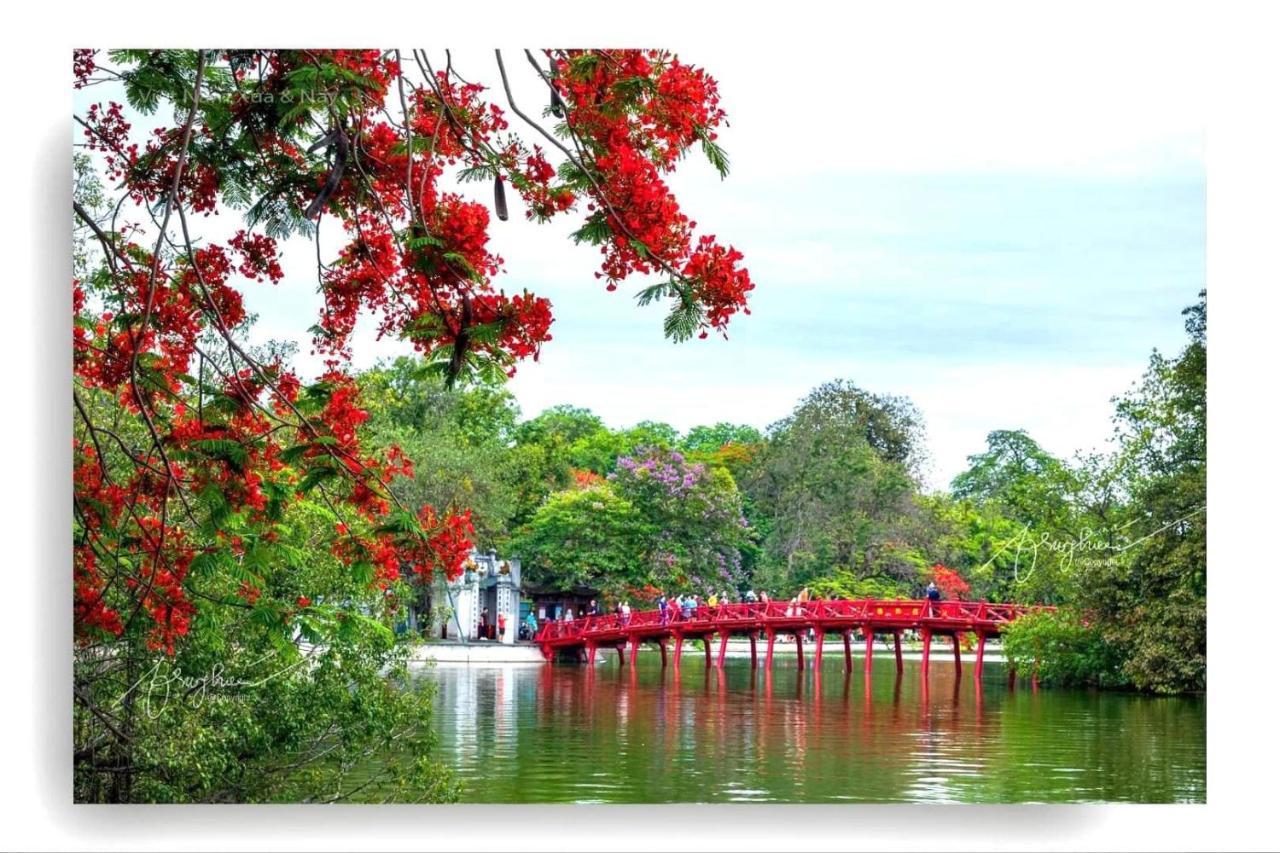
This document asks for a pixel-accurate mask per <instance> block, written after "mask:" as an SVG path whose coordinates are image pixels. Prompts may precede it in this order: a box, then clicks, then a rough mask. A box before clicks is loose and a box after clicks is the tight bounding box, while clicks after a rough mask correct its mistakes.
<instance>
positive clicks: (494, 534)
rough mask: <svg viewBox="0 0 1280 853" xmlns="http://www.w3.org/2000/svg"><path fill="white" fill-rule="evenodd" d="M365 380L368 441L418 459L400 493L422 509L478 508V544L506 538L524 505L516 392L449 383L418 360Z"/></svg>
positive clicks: (385, 367)
mask: <svg viewBox="0 0 1280 853" xmlns="http://www.w3.org/2000/svg"><path fill="white" fill-rule="evenodd" d="M359 381H360V388H361V393H362V395H363V399H364V401H365V405H366V406H367V407H368V413H369V419H368V421H367V422H366V423H365V425H364V427H363V433H364V437H365V439H366V441H367V442H368V444H369V445H370V446H371V447H374V448H380V449H385V448H388V447H391V446H395V447H399V448H400V449H401V450H402V451H403V452H404V453H405V455H406V456H408V457H409V458H410V459H412V460H413V461H414V467H413V476H412V477H397V478H396V479H395V480H394V481H393V482H392V484H391V488H392V491H393V493H394V494H395V495H396V496H397V497H398V498H399V499H400V500H401V501H402V502H404V504H405V505H406V506H408V507H411V508H412V509H413V510H414V511H416V510H417V509H418V508H419V507H421V506H422V505H423V504H430V505H431V506H433V507H436V508H449V507H456V508H470V509H471V513H472V514H471V518H472V523H473V524H474V525H475V530H476V537H477V544H479V545H481V546H493V547H497V546H498V545H501V544H502V543H504V542H505V541H506V539H507V537H508V535H509V531H510V522H511V520H512V518H513V517H514V516H515V514H516V512H517V510H518V509H519V504H518V498H519V493H518V492H517V491H515V490H514V489H512V488H511V485H512V483H511V481H512V479H513V472H512V469H511V467H510V466H509V465H508V462H509V459H508V457H509V445H510V442H511V441H512V439H513V436H514V434H515V431H516V422H517V418H518V417H519V408H518V407H517V406H516V403H515V399H514V397H512V395H511V393H510V392H509V391H507V390H506V389H505V388H502V387H500V386H492V385H484V384H477V385H471V386H468V387H457V388H452V389H450V388H446V387H445V383H444V381H443V380H442V379H441V378H440V377H439V376H438V375H436V374H435V373H433V372H430V371H428V370H426V369H425V367H424V365H423V362H422V361H421V360H420V359H411V358H399V359H396V360H395V361H393V362H390V363H383V364H380V365H378V366H377V367H375V368H373V369H371V370H367V371H365V372H364V373H362V374H360V376H359ZM540 497H541V496H539V499H540Z"/></svg>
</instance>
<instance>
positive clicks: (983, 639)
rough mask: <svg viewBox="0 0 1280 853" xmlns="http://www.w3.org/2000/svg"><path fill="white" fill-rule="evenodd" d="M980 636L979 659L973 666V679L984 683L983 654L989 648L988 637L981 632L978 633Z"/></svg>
mask: <svg viewBox="0 0 1280 853" xmlns="http://www.w3.org/2000/svg"><path fill="white" fill-rule="evenodd" d="M977 636H978V657H977V660H975V661H974V664H973V678H974V680H975V681H982V654H983V652H984V651H986V648H987V635H986V634H984V633H982V632H981V631H978V632H977Z"/></svg>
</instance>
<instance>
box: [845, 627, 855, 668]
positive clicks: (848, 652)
mask: <svg viewBox="0 0 1280 853" xmlns="http://www.w3.org/2000/svg"><path fill="white" fill-rule="evenodd" d="M843 636H844V671H845V672H853V638H852V637H850V636H849V630H848V629H847V628H846V629H845V631H844V634H843Z"/></svg>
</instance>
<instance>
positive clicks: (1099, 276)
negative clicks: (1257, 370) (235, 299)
mask: <svg viewBox="0 0 1280 853" xmlns="http://www.w3.org/2000/svg"><path fill="white" fill-rule="evenodd" d="M1064 26H1066V27H1067V30H1066V31H1064V32H1062V33H1060V34H1058V35H1059V36H1060V37H1057V38H1045V39H1035V38H1029V39H1026V40H1025V41H1024V42H1020V43H1019V44H1017V45H1010V44H1002V45H999V46H998V47H999V49H993V48H994V47H996V46H993V45H984V44H981V43H975V42H974V41H972V40H970V41H968V42H965V43H963V44H961V43H955V42H953V41H952V40H949V39H948V38H947V34H946V32H945V27H937V28H935V29H931V30H928V31H923V32H921V33H920V34H919V35H918V39H917V42H916V43H915V44H914V45H913V46H912V47H911V48H910V49H903V47H902V44H901V42H898V43H896V44H895V45H893V46H892V47H890V46H889V45H887V44H885V45H881V44H878V43H877V42H876V40H875V39H874V38H873V37H871V36H862V37H860V36H857V35H851V36H850V38H849V41H848V44H847V45H846V49H845V50H843V51H831V50H822V51H813V52H809V53H801V52H794V53H791V54H788V55H785V56H778V55H777V52H776V51H775V52H773V53H772V54H770V55H768V56H767V57H766V56H761V55H759V54H757V53H755V52H752V51H747V50H743V49H739V48H725V47H712V46H709V45H689V46H687V47H686V46H682V45H677V46H676V47H677V50H678V52H679V53H680V55H681V58H682V59H683V60H684V61H687V62H691V63H694V64H697V65H701V66H703V67H705V68H707V70H708V71H709V72H711V73H712V75H713V76H714V77H716V79H717V80H718V81H719V82H720V89H721V94H722V96H723V106H724V108H725V109H726V111H727V112H728V114H729V122H730V126H729V127H728V128H726V129H725V130H724V131H723V133H722V135H721V140H720V141H721V143H722V145H723V146H724V147H725V148H726V149H727V150H728V152H729V155H730V158H731V162H732V171H731V173H730V175H729V177H728V178H727V179H726V180H723V181H722V180H720V178H719V176H718V175H717V174H716V173H715V171H714V170H713V169H712V168H711V166H710V164H708V163H707V162H706V161H705V159H703V158H702V157H701V156H700V155H696V153H695V154H694V155H691V156H690V157H689V158H688V159H687V160H686V161H685V162H684V163H682V164H681V167H680V168H679V170H678V171H677V173H676V174H675V175H674V176H673V177H672V179H671V181H670V183H671V185H672V187H673V189H674V190H675V192H676V195H677V198H678V199H679V200H680V203H681V206H682V208H683V209H684V210H685V211H686V212H687V213H688V214H689V215H690V217H691V218H692V219H694V220H695V221H696V222H697V223H698V231H699V233H712V234H715V235H716V236H717V237H718V238H719V239H720V241H721V242H724V243H728V244H731V245H734V246H735V247H737V248H738V249H739V250H741V251H742V252H743V254H744V255H745V265H746V266H747V268H748V269H749V270H750V271H751V276H752V279H753V281H754V282H755V284H756V289H755V291H753V293H752V294H751V303H750V307H751V312H752V313H751V315H750V316H743V315H739V316H737V317H735V318H734V320H733V321H732V322H731V324H730V327H729V339H728V340H724V339H722V338H719V337H715V336H713V337H711V338H709V339H708V340H694V341H690V342H687V343H684V344H678V345H677V344H672V343H670V342H669V341H667V340H665V339H664V338H663V337H662V326H661V324H662V317H663V313H664V310H663V308H662V307H660V306H650V307H647V308H639V307H637V306H636V304H635V301H634V299H633V298H632V295H633V294H634V292H635V291H637V290H639V288H640V287H641V286H642V283H643V282H642V281H640V280H635V281H633V282H628V283H625V284H623V285H622V286H621V287H620V288H619V289H618V291H617V292H614V293H608V292H607V291H606V290H605V288H604V285H603V283H602V282H600V281H598V280H597V279H596V278H595V277H594V275H593V273H594V272H595V271H596V269H597V268H598V263H599V256H598V255H597V254H596V250H595V249H592V248H589V247H580V246H575V245H573V244H572V242H571V241H570V240H569V239H568V234H569V233H570V232H571V231H572V230H573V228H574V227H576V224H577V223H578V222H580V217H579V216H577V215H572V214H571V215H570V216H569V217H568V218H567V219H566V218H562V219H561V220H560V221H558V222H555V223H552V224H550V225H543V226H539V225H535V224H533V223H530V222H527V221H524V220H523V218H522V211H521V209H520V202H519V199H518V198H516V197H514V196H510V194H509V199H510V201H511V203H512V208H513V209H512V217H511V220H510V221H508V222H498V221H496V219H495V221H494V223H493V225H492V228H491V235H492V246H493V248H494V249H495V250H496V251H497V252H498V254H500V255H502V257H503V258H504V259H505V262H506V264H505V272H504V273H503V274H501V275H500V276H499V278H498V279H497V281H496V282H495V283H496V284H497V285H498V286H500V287H503V288H505V289H506V290H507V291H508V292H510V291H513V290H519V289H521V288H528V289H529V290H531V291H532V292H534V293H537V294H539V295H542V296H546V297H548V298H549V299H550V300H551V301H552V303H553V306H554V308H553V313H554V316H555V323H554V325H553V327H552V334H553V336H554V339H553V340H552V341H551V342H550V343H549V344H547V345H546V346H545V347H544V349H543V352H542V356H541V358H540V360H539V361H538V362H537V363H534V362H531V361H526V362H524V363H522V364H521V365H520V367H519V370H518V374H517V376H516V377H515V379H514V380H512V381H511V383H510V390H511V391H512V392H513V393H514V394H515V396H516V399H517V400H518V402H519V405H520V407H521V410H522V412H523V413H524V415H525V416H526V417H531V416H533V415H536V414H537V413H538V412H540V411H542V410H543V409H545V408H546V407H548V406H552V405H555V404H559V403H570V404H573V405H577V406H584V407H587V408H590V409H591V410H593V411H594V412H596V413H597V414H598V415H600V416H601V417H602V418H603V419H604V420H605V421H606V423H608V424H609V425H610V426H614V427H624V426H629V425H631V424H634V423H636V422H637V421H640V420H657V421H665V422H667V423H670V424H672V425H673V426H676V427H677V428H680V429H687V428H689V427H691V426H694V425H697V424H709V423H715V422H718V421H731V422H736V423H747V424H752V425H755V426H757V427H761V428H764V427H767V426H768V425H769V424H770V423H773V422H775V421H777V420H779V419H781V418H783V417H785V416H786V415H787V414H789V413H790V411H791V410H792V409H793V408H794V406H795V405H796V404H797V402H798V401H799V400H800V399H801V398H802V397H803V396H804V395H805V394H806V393H807V392H808V391H809V390H810V389H812V388H814V387H815V386H817V385H819V384H821V383H823V382H826V381H828V380H831V379H835V378H843V379H847V380H849V381H852V382H853V383H855V384H856V385H858V386H860V387H862V388H865V389H867V390H869V391H873V392H877V393H888V394H897V395H904V396H906V397H909V398H910V399H911V400H912V401H913V402H914V403H915V404H916V405H917V407H918V408H919V409H920V410H921V412H922V413H923V416H924V419H925V427H926V440H927V446H928V451H929V456H930V459H931V463H930V465H929V466H928V468H927V469H926V472H925V476H926V485H927V486H928V487H930V488H945V487H946V485H947V484H948V483H949V481H950V479H951V478H952V477H954V476H955V475H956V474H957V473H959V472H960V471H962V470H963V469H964V468H965V466H966V458H967V456H968V455H970V454H973V453H976V452H980V451H981V450H982V449H983V447H984V443H985V436H986V435H987V433H988V432H990V431H992V430H996V429H1026V430H1027V431H1028V432H1029V433H1030V434H1031V435H1032V437H1034V438H1035V439H1036V440H1038V441H1039V442H1040V443H1041V444H1042V445H1043V446H1044V447H1046V448H1047V449H1048V450H1050V451H1051V452H1053V453H1056V454H1059V455H1061V456H1067V457H1069V456H1071V455H1072V454H1074V453H1075V452H1077V451H1088V450H1091V449H1095V448H1101V447H1102V446H1103V445H1104V444H1105V442H1106V441H1107V439H1108V437H1109V435H1110V434H1111V422H1110V416H1111V412H1112V405H1111V402H1110V401H1111V398H1112V397H1113V396H1114V395H1116V394H1118V393H1121V392H1123V391H1124V390H1125V389H1126V388H1127V387H1128V386H1129V385H1130V384H1131V383H1133V382H1134V381H1136V380H1137V379H1138V378H1139V377H1140V376H1141V374H1142V371H1143V369H1144V368H1145V365H1146V363H1147V360H1148V358H1149V357H1150V354H1151V351H1152V349H1153V348H1158V349H1160V350H1162V351H1165V352H1169V353H1172V352H1174V351H1176V350H1177V349H1178V348H1179V347H1180V346H1181V345H1182V344H1183V341H1184V334H1183V329H1182V318H1181V315H1180V311H1181V309H1182V308H1183V307H1185V306H1187V305H1189V304H1191V303H1192V302H1194V301H1195V299H1196V295H1197V293H1198V292H1199V290H1200V289H1201V288H1202V287H1203V286H1204V279H1205V256H1204V238H1205V201H1204V198H1205V175H1204V157H1203V148H1204V136H1203V128H1202V125H1203V107H1204V91H1203V84H1202V83H1201V82H1200V81H1201V79H1202V76H1203V69H1202V68H1201V67H1199V65H1198V64H1197V60H1196V56H1195V54H1194V53H1193V52H1188V51H1187V50H1186V49H1185V46H1184V45H1183V44H1182V43H1181V41H1180V40H1179V39H1178V38H1172V37H1171V38H1169V39H1168V40H1167V41H1161V40H1160V39H1159V36H1160V33H1159V31H1158V30H1157V29H1153V32H1152V36H1153V41H1152V43H1151V44H1150V45H1144V49H1143V51H1142V53H1141V60H1140V61H1139V60H1138V58H1137V57H1136V56H1135V55H1134V54H1133V52H1132V51H1131V49H1130V47H1131V46H1129V45H1126V44H1125V43H1124V42H1123V41H1122V40H1121V39H1120V38H1119V37H1118V36H1117V37H1115V38H1113V39H1112V38H1109V37H1108V35H1107V34H1106V33H1105V32H1102V33H1098V32H1092V31H1090V32H1088V33H1087V34H1085V33H1080V34H1075V33H1073V32H1072V31H1071V30H1070V26H1069V24H1065V23H1064ZM1073 35H1079V38H1073V37H1072V36H1073ZM504 52H505V53H507V55H508V56H509V57H510V56H513V55H515V54H516V50H515V49H511V50H509V51H504ZM925 57H927V60H928V61H922V60H923V58H925ZM521 64H523V63H521ZM454 65H455V67H457V68H459V70H460V72H461V73H462V74H463V76H464V77H467V79H472V80H475V79H476V78H479V80H480V81H481V82H490V83H492V82H496V80H495V78H496V73H495V72H494V71H493V58H492V53H491V52H487V51H456V52H455V53H454ZM508 65H509V66H510V65H512V63H511V61H510V60H509V61H508ZM539 85H540V84H539V83H538V82H537V81H536V80H535V79H534V78H533V77H532V75H531V74H526V75H523V78H522V79H517V80H516V86H515V94H516V98H517V101H518V102H523V103H522V104H521V105H522V106H525V105H528V106H529V108H530V109H529V110H526V111H533V112H538V111H540V109H541V106H542V100H543V97H542V95H543V93H542V92H541V91H539V89H538V86H539ZM98 97H100V95H99V96H98ZM78 100H79V99H78ZM498 100H499V103H500V104H501V105H503V106H505V102H504V101H503V99H501V98H499V99H498ZM477 189H479V194H478V196H477V197H478V198H480V199H482V200H488V195H489V192H488V188H487V187H477V185H469V186H468V188H466V190H465V191H466V192H475V191H476V190H477ZM224 218H225V217H224ZM230 224H232V223H210V224H209V226H208V228H206V229H205V233H206V235H208V236H210V237H212V238H217V237H218V236H219V235H218V234H217V233H216V232H218V231H219V229H221V228H223V227H225V226H226V225H230ZM336 230H337V229H335V228H332V227H331V228H330V229H329V231H330V233H331V234H333V235H334V236H335V237H336V236H337V235H336V234H335V233H334V232H336ZM336 248H337V243H336V242H334V243H333V244H332V246H326V250H331V251H329V254H330V255H332V253H333V252H334V251H336ZM285 252H286V254H285V264H284V266H285V271H286V274H287V277H286V279H285V281H284V282H283V283H281V284H280V285H277V286H275V287H270V286H267V285H261V286H254V287H250V288H249V289H248V293H247V297H246V304H247V306H248V307H249V308H250V310H252V311H255V312H257V313H258V315H259V322H258V325H257V327H256V332H257V334H258V335H259V336H261V337H272V338H277V339H292V340H296V341H298V342H299V344H300V345H301V353H300V355H299V361H300V366H301V367H302V369H303V372H309V371H314V370H315V369H316V367H317V366H318V365H317V363H316V362H315V361H314V359H312V358H311V357H310V356H309V355H308V350H309V345H308V342H307V338H306V332H305V329H306V327H307V326H309V325H311V323H312V322H314V318H315V317H316V316H317V313H318V309H319V304H320V302H319V296H318V294H317V293H316V291H315V273H314V249H313V247H311V246H310V245H309V244H307V243H290V244H289V245H287V246H286V249H285ZM407 351H408V349H407V348H406V347H405V346H404V345H402V344H400V343H398V342H394V341H378V340H376V339H375V337H374V335H373V323H372V322H368V321H366V322H363V323H362V325H361V327H360V328H359V330H358V332H357V336H356V344H355V357H356V364H357V366H367V365H369V364H372V363H373V362H374V361H376V360H377V359H379V358H383V357H387V356H391V355H395V354H399V353H403V352H407Z"/></svg>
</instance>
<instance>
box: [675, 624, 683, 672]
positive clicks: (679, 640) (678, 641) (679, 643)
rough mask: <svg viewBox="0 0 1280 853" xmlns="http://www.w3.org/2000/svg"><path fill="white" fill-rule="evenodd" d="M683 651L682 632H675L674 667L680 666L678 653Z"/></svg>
mask: <svg viewBox="0 0 1280 853" xmlns="http://www.w3.org/2000/svg"><path fill="white" fill-rule="evenodd" d="M683 651H684V634H681V633H680V632H679V631H677V632H676V649H675V652H676V669H679V668H680V655H681V653H682V652H683Z"/></svg>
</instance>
